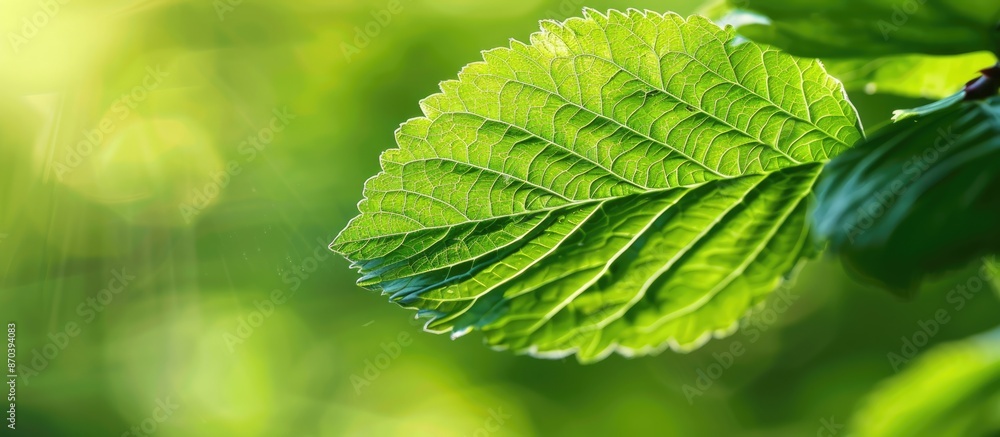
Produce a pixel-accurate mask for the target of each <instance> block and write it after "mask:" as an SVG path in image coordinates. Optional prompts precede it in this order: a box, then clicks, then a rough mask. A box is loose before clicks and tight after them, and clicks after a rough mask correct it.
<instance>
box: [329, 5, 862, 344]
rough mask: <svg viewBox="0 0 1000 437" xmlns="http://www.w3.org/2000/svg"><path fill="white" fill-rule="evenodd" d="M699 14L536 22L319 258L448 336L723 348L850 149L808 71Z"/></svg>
mask: <svg viewBox="0 0 1000 437" xmlns="http://www.w3.org/2000/svg"><path fill="white" fill-rule="evenodd" d="M734 38H735V32H734V31H733V29H731V28H730V29H725V30H724V29H721V28H719V27H718V26H716V25H714V24H712V23H711V22H710V21H708V20H706V19H703V18H700V17H692V18H690V19H687V20H685V19H684V18H682V17H680V16H677V15H673V14H668V15H659V14H656V13H652V12H647V13H643V12H639V11H635V10H631V11H628V12H626V13H622V12H618V11H611V12H609V13H608V14H607V15H604V14H600V13H597V12H595V11H587V12H586V17H585V18H583V19H579V18H577V19H571V20H569V21H567V22H565V23H555V22H544V23H543V30H542V32H540V33H536V34H534V35H532V36H531V44H530V45H526V44H521V43H518V42H514V43H512V45H511V48H502V49H496V50H491V51H487V52H485V53H484V58H485V61H486V62H481V63H476V64H472V65H469V66H468V67H466V68H465V69H464V70H463V71H462V72H461V73H460V74H459V80H457V81H448V82H445V83H443V84H442V90H443V91H444V92H443V93H442V94H438V95H435V96H432V97H430V98H428V99H427V100H425V101H424V102H422V108H423V110H424V114H425V115H426V117H424V118H418V119H413V120H410V121H409V122H407V123H405V124H404V125H403V126H402V127H401V128H400V130H399V131H398V133H397V142H398V143H399V148H398V149H393V150H390V151H388V152H386V153H385V154H384V155H383V156H382V168H383V171H382V173H380V174H379V175H377V176H376V177H374V178H372V179H371V180H369V181H368V183H367V184H366V188H365V199H364V200H363V201H362V202H361V203H360V205H359V208H360V210H361V215H360V216H358V217H356V218H355V219H354V220H352V221H351V223H350V224H349V225H348V227H347V228H346V229H345V230H344V231H343V232H342V233H341V234H340V236H339V237H338V238H337V239H336V241H334V243H333V244H332V245H331V247H332V248H333V249H334V250H335V251H337V252H338V253H341V254H343V255H344V256H345V257H347V258H348V259H350V260H351V261H353V263H354V266H355V267H357V268H358V269H359V270H360V271H361V273H362V275H363V276H362V278H361V280H360V281H359V284H360V285H362V286H365V287H367V288H370V289H373V290H378V291H381V292H383V293H387V294H391V296H392V299H393V300H394V301H396V302H399V303H400V304H402V305H404V306H406V307H410V308H416V309H419V310H420V314H422V315H424V316H427V317H429V318H430V319H431V320H430V321H429V322H428V324H427V329H428V330H430V331H433V332H441V333H445V332H450V333H452V335H453V336H457V335H461V334H464V333H466V332H468V331H470V330H481V331H483V332H484V333H485V335H486V339H487V342H488V343H489V344H490V345H492V346H494V347H496V348H500V349H512V350H514V351H516V352H519V353H531V354H533V355H536V356H544V357H557V356H565V355H568V354H571V353H574V352H576V353H577V355H578V358H579V359H580V360H582V361H592V360H596V359H600V358H602V357H604V356H606V355H607V354H609V353H611V352H612V351H615V350H617V351H619V352H621V353H623V354H627V355H635V354H647V353H651V352H655V351H658V350H661V349H663V348H665V347H667V346H668V345H669V346H671V347H673V348H674V349H678V350H688V349H691V348H694V347H697V346H699V345H701V344H702V343H704V342H705V341H706V340H708V339H709V338H710V337H712V336H713V335H714V336H721V335H725V334H727V333H730V332H732V330H733V329H734V328H735V327H736V325H737V323H738V321H739V319H740V318H741V317H743V316H744V315H745V314H747V312H748V311H750V310H751V309H752V308H753V307H754V305H756V304H758V303H760V302H762V300H763V299H764V298H765V297H766V296H767V295H768V293H770V292H771V291H772V290H774V288H775V287H776V286H778V285H779V284H780V283H781V282H782V280H783V277H784V276H785V275H786V274H788V273H789V272H790V271H791V270H792V269H793V267H794V266H795V265H796V264H797V263H798V261H799V258H800V257H801V255H802V254H803V253H804V252H806V251H808V250H809V249H810V247H811V246H810V244H809V238H808V227H807V224H806V219H807V199H808V197H809V195H810V191H811V189H812V187H813V182H814V180H815V178H816V177H817V176H818V174H819V172H820V169H821V166H822V162H824V161H826V160H827V159H829V158H830V157H833V156H835V155H837V154H839V153H840V152H841V151H843V150H845V149H847V148H848V147H850V146H851V145H853V144H854V143H855V142H856V141H857V140H858V139H859V138H860V136H861V134H860V133H859V121H858V119H857V115H856V114H855V111H854V108H853V107H852V106H851V104H850V103H849V102H848V101H847V100H846V97H845V95H844V92H843V89H842V87H841V85H840V84H839V83H838V82H837V81H836V80H834V79H833V78H831V77H829V76H828V75H827V74H826V72H825V71H824V70H823V68H822V67H821V66H820V64H819V63H818V62H816V61H810V60H801V59H796V58H793V57H792V56H789V55H786V54H782V53H779V52H777V51H774V50H772V49H769V48H764V47H761V46H758V45H755V44H751V43H747V44H732V43H731V42H732V41H733V39H734Z"/></svg>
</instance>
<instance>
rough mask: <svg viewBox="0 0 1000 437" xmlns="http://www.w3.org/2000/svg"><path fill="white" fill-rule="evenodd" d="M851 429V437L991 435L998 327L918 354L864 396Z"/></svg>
mask: <svg viewBox="0 0 1000 437" xmlns="http://www.w3.org/2000/svg"><path fill="white" fill-rule="evenodd" d="M899 359H900V360H902V359H905V358H903V357H900V358H899ZM851 428H852V429H851V431H852V432H853V433H852V434H851V435H854V436H856V437H882V436H898V437H920V436H994V435H997V432H1000V331H994V332H991V333H988V334H984V335H980V336H977V337H973V338H970V339H968V340H963V341H959V342H954V343H949V344H945V345H941V346H938V347H935V348H934V349H931V350H930V351H928V352H927V353H926V354H925V355H923V356H920V357H918V358H917V359H916V360H914V361H913V362H912V363H910V364H908V367H907V368H906V369H905V370H904V371H903V373H901V374H899V375H897V376H895V377H893V378H892V379H890V380H888V381H887V382H885V383H884V384H882V385H881V386H880V387H879V388H878V389H877V390H876V391H875V392H874V393H873V394H872V395H870V396H869V398H868V400H867V401H866V402H865V404H864V405H863V406H862V408H861V409H860V410H859V411H858V412H857V413H856V414H855V416H854V418H853V420H852V423H851Z"/></svg>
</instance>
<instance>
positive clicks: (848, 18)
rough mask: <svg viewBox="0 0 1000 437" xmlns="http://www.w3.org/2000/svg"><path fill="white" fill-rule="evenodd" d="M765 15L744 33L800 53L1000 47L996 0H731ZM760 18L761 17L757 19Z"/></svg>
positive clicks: (955, 50)
mask: <svg viewBox="0 0 1000 437" xmlns="http://www.w3.org/2000/svg"><path fill="white" fill-rule="evenodd" d="M730 4H731V5H733V7H744V8H746V9H749V10H752V11H754V12H756V13H759V14H762V15H764V16H766V17H767V20H766V21H765V22H764V23H752V24H747V25H745V26H741V27H740V28H739V31H740V34H742V35H744V36H746V37H748V38H750V39H752V40H754V41H757V42H760V43H765V44H771V45H774V46H777V47H779V48H781V49H784V50H785V51H787V52H789V53H792V54H794V55H797V56H806V57H813V58H858V57H865V56H867V57H876V56H885V55H899V54H907V53H925V54H931V55H959V54H964V53H970V52H977V51H983V50H985V51H991V52H994V53H996V52H998V51H1000V32H998V31H997V23H998V22H1000V2H998V1H996V0H935V1H928V0H753V1H750V2H747V1H745V0H731V1H730ZM758 21H760V20H758Z"/></svg>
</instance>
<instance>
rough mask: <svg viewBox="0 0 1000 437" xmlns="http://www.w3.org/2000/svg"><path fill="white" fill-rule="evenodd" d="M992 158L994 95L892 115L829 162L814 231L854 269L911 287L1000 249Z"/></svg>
mask: <svg viewBox="0 0 1000 437" xmlns="http://www.w3.org/2000/svg"><path fill="white" fill-rule="evenodd" d="M997 163H1000V97H994V98H992V99H989V100H985V101H976V102H964V103H960V104H958V105H953V106H951V107H948V108H946V109H943V110H939V111H936V112H933V113H930V114H926V115H923V116H921V117H919V118H917V119H916V121H901V122H898V123H893V124H890V125H888V126H886V127H884V128H882V129H880V130H878V131H877V132H875V134H873V135H872V136H871V137H869V138H868V139H867V140H866V141H864V142H863V143H862V144H859V145H858V147H856V148H855V149H853V150H851V151H850V152H848V153H845V154H843V155H841V156H840V157H838V158H836V159H834V160H833V161H832V162H830V164H829V165H827V167H826V169H825V170H824V176H823V178H822V180H821V182H820V183H819V185H818V187H817V197H818V207H817V209H816V211H815V213H814V217H815V227H816V231H817V233H818V234H819V235H821V236H823V237H826V238H829V240H830V248H831V250H833V251H835V252H837V253H839V254H840V255H841V258H842V260H843V261H844V263H845V265H847V266H848V267H849V268H850V269H851V270H853V271H854V272H855V273H858V274H859V275H860V276H862V277H863V278H865V279H867V280H869V281H872V282H875V283H877V284H879V285H883V286H886V287H888V288H890V289H892V290H894V291H896V292H897V293H900V294H903V295H910V294H912V293H913V291H914V289H915V287H916V285H917V284H918V283H919V281H920V279H921V278H922V277H923V276H925V275H928V274H934V273H939V272H942V271H946V270H949V269H954V268H958V267H961V266H963V265H966V264H968V263H969V262H971V261H972V260H974V259H975V258H978V257H980V256H983V255H987V254H990V253H996V252H997V251H998V249H1000V226H997V223H1000V172H998V165H997Z"/></svg>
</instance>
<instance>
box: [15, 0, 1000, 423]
mask: <svg viewBox="0 0 1000 437" xmlns="http://www.w3.org/2000/svg"><path fill="white" fill-rule="evenodd" d="M63 1H66V0H63ZM698 3H699V2H697V1H694V0H690V1H687V0H667V1H645V0H635V1H632V2H625V3H623V2H620V1H615V2H612V1H601V0H592V1H587V2H586V3H584V2H583V1H580V0H562V1H555V0H479V1H476V2H470V1H459V0H399V1H398V2H390V1H388V0H371V1H369V0H335V1H333V2H319V1H313V0H302V1H297V2H291V3H287V4H284V3H277V2H263V1H252V0H245V1H242V2H240V1H239V0H220V1H214V2H213V1H209V0H202V1H198V2H195V1H182V0H146V1H138V0H134V1H128V0H103V1H97V0H94V1H83V0H70V1H66V2H65V4H63V3H60V2H56V1H54V0H53V1H42V2H41V3H39V2H38V1H36V0H30V1H28V0H15V1H6V2H3V3H0V30H2V31H3V32H4V34H5V40H6V42H5V43H3V44H0V45H2V48H0V83H2V85H0V132H2V133H0V135H2V136H0V139H2V143H0V290H2V292H0V315H2V321H3V323H16V326H17V344H18V349H17V351H18V352H17V353H18V363H19V365H20V366H21V377H20V378H19V379H18V381H19V384H18V387H17V390H18V391H17V394H18V398H17V419H18V421H17V431H16V433H19V434H21V435H32V436H44V435H107V436H112V435H113V436H119V435H146V434H149V435H151V434H155V435H163V436H174V435H176V436H201V435H205V436H220V435H239V436H280V435H292V436H321V435H322V436H327V435H331V436H333V435H336V436H339V435H347V436H369V435H373V436H395V435H399V436H424V435H426V436H486V435H491V436H492V435H495V436H515V435H516V436H534V435H537V436H559V435H566V436H578V435H676V436H694V435H709V436H730V435H731V436H813V435H836V434H837V433H845V431H843V430H841V429H839V428H837V426H836V425H842V424H845V423H846V422H847V421H848V420H849V418H850V416H851V412H852V411H854V409H855V408H856V407H857V406H858V405H859V403H860V402H862V401H863V400H864V396H865V394H866V393H868V392H869V391H870V390H872V389H873V388H875V387H877V386H878V384H879V383H880V381H882V380H884V379H885V378H887V377H889V376H891V375H893V374H894V373H895V370H894V368H893V366H892V365H891V364H890V362H889V360H888V359H887V354H888V353H889V352H896V353H899V351H900V348H901V344H902V343H901V337H903V336H910V335H912V334H913V333H914V332H915V330H917V329H918V322H919V321H921V320H927V319H929V318H931V317H933V314H934V313H935V311H937V310H939V309H942V308H944V309H946V310H948V311H949V312H950V314H951V316H952V321H951V322H950V323H948V324H946V325H944V326H942V327H941V329H940V332H939V333H937V334H936V335H934V336H933V338H932V340H931V343H933V344H936V343H940V342H944V341H949V340H954V339H958V338H963V337H966V336H967V335H970V334H973V333H978V332H982V331H985V330H987V329H989V328H991V327H993V326H994V324H995V314H997V311H998V310H1000V305H998V304H997V299H996V297H995V296H994V295H992V294H989V293H980V294H979V295H977V296H976V298H975V300H972V301H970V302H969V305H967V306H965V307H964V308H962V309H960V310H956V309H955V308H954V306H953V305H952V304H951V303H948V302H946V300H945V296H946V292H947V290H949V289H950V288H952V287H953V286H954V285H955V284H956V283H958V282H960V281H964V280H965V279H967V278H969V277H970V276H971V275H973V274H974V270H973V269H971V268H970V270H968V271H965V272H957V273H955V274H954V275H953V276H951V277H948V278H942V279H941V280H940V281H938V282H936V283H935V284H931V285H929V286H928V287H927V289H926V290H925V291H924V293H922V294H921V295H920V297H919V298H917V299H916V300H914V301H912V302H900V301H898V300H896V299H895V298H893V297H892V296H890V295H889V294H888V293H885V292H882V291H880V290H873V289H862V288H860V287H859V286H857V285H854V283H853V282H852V281H851V279H850V278H849V277H848V275H847V274H845V273H844V271H843V269H842V268H841V267H840V266H839V264H838V263H836V262H835V261H833V260H820V261H817V262H812V263H810V264H808V265H807V266H806V268H805V269H804V271H803V273H802V275H801V276H800V278H799V280H798V282H797V284H796V285H795V286H794V287H793V288H792V289H791V290H790V291H789V293H790V294H791V295H794V296H798V297H799V298H798V299H797V300H795V301H794V303H793V304H792V305H791V306H790V307H789V309H788V310H787V311H783V312H781V313H780V314H779V317H777V318H776V319H773V318H772V319H767V320H764V321H760V322H758V323H757V325H756V326H757V327H758V328H762V329H758V331H759V333H760V335H759V337H757V336H751V335H747V333H748V331H744V332H741V333H737V334H736V335H735V336H733V337H731V338H728V339H723V340H716V341H713V342H711V343H709V344H708V345H707V346H706V347H705V348H703V349H701V350H699V351H696V352H694V353H691V354H687V355H681V354H676V353H672V352H667V353H663V354H661V355H660V356H657V357H649V358H641V359H633V360H629V359H625V358H622V357H618V356H614V357H611V358H609V359H607V360H606V361H604V362H602V363H599V364H596V365H589V366H581V365H579V364H577V363H576V362H575V361H573V360H572V359H568V360H561V361H559V360H557V361H544V360H538V359H534V358H530V357H522V356H513V355H511V354H509V353H505V352H494V351H491V350H489V348H487V347H485V346H483V345H482V344H481V343H480V341H479V339H478V338H477V337H476V336H475V335H470V336H468V337H465V338H462V339H460V340H457V341H451V340H449V339H448V338H447V337H445V336H434V335H431V334H427V333H422V332H420V327H419V324H418V323H417V322H416V321H413V320H411V317H412V313H410V312H407V311H404V310H402V309H399V308H398V307H396V306H395V305H390V304H388V303H387V302H386V298H385V297H380V296H377V295H375V294H374V293H370V292H367V291H364V290H362V289H360V288H358V287H356V286H355V285H354V281H355V279H356V275H355V274H354V272H352V271H351V270H349V269H348V265H347V262H346V261H343V260H341V259H339V258H337V257H335V256H333V255H332V254H329V253H328V252H327V251H326V248H325V246H326V244H327V243H328V242H329V241H330V240H332V238H333V236H334V235H335V233H336V232H337V231H339V230H340V229H341V228H342V227H343V226H344V225H345V224H346V222H347V221H348V220H349V219H350V218H351V217H353V216H354V215H355V214H356V208H355V205H356V202H357V201H358V200H359V199H360V198H361V190H362V186H363V183H364V181H365V179H367V177H369V176H372V175H374V174H375V173H376V172H377V171H378V169H379V167H378V155H379V153H380V152H381V151H382V150H384V149H387V148H390V147H393V145H394V140H393V131H394V129H395V128H396V127H397V126H398V125H399V124H400V123H401V122H403V121H405V120H407V119H408V118H411V117H415V116H419V115H420V112H419V107H418V105H417V102H418V101H419V100H420V99H421V98H423V97H426V96H428V95H430V94H432V93H434V92H435V91H437V85H438V83H439V82H440V81H442V80H445V79H449V78H453V77H455V75H456V73H457V72H458V70H459V69H460V68H461V67H462V66H463V65H465V64H468V63H470V62H474V61H477V60H479V59H480V55H479V51H480V50H483V49H489V48H492V47H497V46H502V45H505V44H506V43H507V41H508V39H509V38H512V37H513V38H516V39H519V40H526V39H527V37H528V35H529V34H530V33H531V32H533V31H534V30H536V29H537V21H538V20H540V19H544V18H565V17H566V16H569V15H579V11H580V9H581V8H582V7H583V6H591V7H594V8H596V9H607V8H612V7H617V8H625V7H636V8H649V9H653V10H657V11H668V10H672V11H677V12H679V13H682V14H689V13H691V12H693V11H695V10H696V9H697V8H698V6H699V4H698ZM390 7H391V10H390ZM39 14H42V15H39ZM386 17H389V19H388V20H387V19H386ZM379 19H381V20H382V21H383V22H385V21H388V23H387V24H384V25H383V24H380V23H379V22H378V20H379ZM26 20H27V21H26ZM31 21H33V23H31ZM26 23H29V24H26ZM41 23H44V24H41ZM39 24H41V25H39ZM365 26H368V27H369V33H372V34H375V33H377V35H376V36H374V37H371V38H368V39H367V40H366V39H357V40H356V36H357V28H361V29H364V28H365ZM376 31H377V32H376ZM12 35H13V36H12ZM348 45H350V46H348ZM852 98H854V99H855V102H856V104H857V105H858V107H859V110H860V111H861V113H862V115H863V116H864V119H865V121H866V123H867V125H868V126H869V127H874V126H875V124H876V123H875V122H877V121H879V120H885V119H887V118H888V116H889V115H890V113H891V110H892V109H894V108H899V107H911V106H907V105H914V104H920V103H922V102H919V101H915V100H904V99H900V98H893V97H885V96H865V95H858V96H852ZM276 114H280V115H276ZM279 130H280V131H279ZM248 138H251V139H250V140H248ZM131 277H134V278H131ZM116 278H124V279H125V281H122V280H121V279H116ZM112 281H116V282H112ZM121 282H127V284H126V285H124V286H123V287H119V286H118V284H119V283H121ZM109 286H111V287H112V288H114V289H116V290H119V292H117V293H113V292H110V291H107V290H108V287H109ZM102 290H105V291H102ZM272 297H274V299H272ZM269 300H270V302H271V303H266V302H267V301H269ZM269 305H273V309H270V308H271V307H270V306H269ZM67 324H70V325H71V326H72V327H71V328H70V329H69V330H67ZM68 331H71V332H68ZM74 333H75V334H74ZM401 338H402V339H403V341H402V342H400V341H399V340H400V339H401ZM394 342H395V343H396V344H393V343H394ZM733 342H741V345H742V346H745V349H746V353H745V354H744V355H742V356H740V357H737V358H736V359H734V360H733V362H732V364H731V365H730V366H729V368H728V369H725V370H724V372H723V373H722V374H721V376H719V377H713V378H712V379H711V386H709V387H707V388H704V385H703V386H702V387H703V388H704V389H703V390H700V391H701V393H700V394H698V395H691V392H690V391H686V390H685V386H689V387H697V385H696V384H697V380H698V378H699V372H706V371H707V370H708V369H710V368H711V367H712V365H713V364H714V363H717V360H718V359H717V356H721V355H719V354H722V353H723V352H725V351H728V350H730V347H731V345H732V344H733ZM397 347H398V349H397ZM929 347H930V346H927V347H924V348H921V350H926V349H928V348H929ZM385 350H388V351H389V352H385ZM390 352H391V353H392V355H395V356H394V357H392V356H389V353H390ZM397 352H398V353H397ZM370 363H371V364H370ZM375 363H378V364H379V365H381V367H383V368H381V369H378V368H377V367H373V366H374V364H375ZM25 366H28V367H27V372H26V367H25ZM376 369H377V372H376V371H375V370H376ZM366 371H367V374H366ZM373 375H374V376H373ZM165 405H170V406H169V407H168V408H166V410H165V409H164V406H165ZM167 410H169V412H167ZM161 419H162V420H161ZM143 427H145V430H143ZM136 429H137V430H139V431H134V430H136ZM151 430H152V431H151ZM824 430H826V432H827V433H826V434H824ZM4 431H10V430H9V429H6V428H4ZM831 431H832V433H831ZM140 433H142V434H140ZM11 434H14V433H11Z"/></svg>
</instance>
